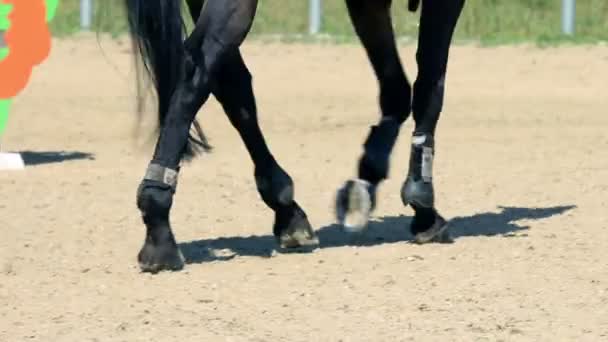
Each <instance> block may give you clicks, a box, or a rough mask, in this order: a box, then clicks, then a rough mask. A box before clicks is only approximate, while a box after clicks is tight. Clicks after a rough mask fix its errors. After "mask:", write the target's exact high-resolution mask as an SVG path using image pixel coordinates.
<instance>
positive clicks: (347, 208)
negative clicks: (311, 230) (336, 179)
mask: <svg viewBox="0 0 608 342" xmlns="http://www.w3.org/2000/svg"><path fill="white" fill-rule="evenodd" d="M372 191H373V189H372V185H371V184H370V183H369V182H367V181H364V180H361V179H355V180H349V181H348V182H346V184H344V186H343V187H342V188H340V190H338V194H337V197H336V217H337V219H338V222H339V223H340V224H341V225H342V226H343V228H344V231H346V232H348V233H358V232H361V231H362V230H363V229H365V227H366V226H367V223H368V221H369V218H370V215H371V212H372V209H373V198H372Z"/></svg>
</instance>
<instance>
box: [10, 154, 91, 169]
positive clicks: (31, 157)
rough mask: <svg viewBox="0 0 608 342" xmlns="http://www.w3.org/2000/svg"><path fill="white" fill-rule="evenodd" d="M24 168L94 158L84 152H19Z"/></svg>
mask: <svg viewBox="0 0 608 342" xmlns="http://www.w3.org/2000/svg"><path fill="white" fill-rule="evenodd" d="M19 153H20V154H21V158H23V162H24V163H25V166H35V165H42V164H55V163H63V162H66V161H71V160H83V159H86V160H94V159H95V157H94V156H93V154H91V153H85V152H65V151H60V152H56V151H45V152H38V151H37V152H34V151H23V152H19Z"/></svg>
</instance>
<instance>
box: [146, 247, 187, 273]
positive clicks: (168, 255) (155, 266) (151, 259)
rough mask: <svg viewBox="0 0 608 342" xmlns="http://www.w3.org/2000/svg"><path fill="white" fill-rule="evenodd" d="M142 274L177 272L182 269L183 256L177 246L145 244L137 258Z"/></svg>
mask: <svg viewBox="0 0 608 342" xmlns="http://www.w3.org/2000/svg"><path fill="white" fill-rule="evenodd" d="M137 260H138V261H139V268H140V269H141V271H142V272H147V273H158V272H160V271H179V270H181V269H183V268H184V262H185V259H184V256H183V255H182V252H181V251H180V250H179V248H178V247H177V246H172V245H161V246H154V245H152V244H151V243H149V242H146V243H145V244H144V246H143V247H142V249H141V251H140V252H139V255H138V257H137Z"/></svg>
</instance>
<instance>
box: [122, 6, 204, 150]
mask: <svg viewBox="0 0 608 342" xmlns="http://www.w3.org/2000/svg"><path fill="white" fill-rule="evenodd" d="M125 5H126V10H127V15H128V21H129V30H130V33H131V37H132V39H133V48H134V52H135V56H136V66H137V68H136V72H137V91H138V106H137V113H138V115H139V116H140V119H141V114H142V112H143V107H144V106H143V94H142V91H143V87H142V82H143V79H142V77H141V76H142V75H141V72H142V71H143V72H145V76H148V78H149V80H151V81H152V83H153V84H154V88H155V89H156V95H157V100H158V123H159V128H161V127H162V126H163V125H164V122H165V117H166V116H167V112H168V109H169V103H170V101H171V96H172V95H173V93H174V91H175V88H176V86H177V83H178V81H179V78H180V74H181V71H182V63H183V58H184V55H185V53H184V45H183V41H184V38H185V34H186V26H185V24H184V20H183V17H182V0H125ZM193 128H194V130H195V134H194V135H193V134H190V136H189V138H188V144H187V147H186V151H185V154H184V158H186V159H190V158H191V157H193V156H194V155H195V154H196V153H197V152H198V151H200V150H201V149H202V150H204V151H208V150H210V149H211V146H209V144H208V142H207V139H206V137H205V135H204V134H203V131H202V129H201V127H200V125H199V124H198V122H197V121H194V123H193Z"/></svg>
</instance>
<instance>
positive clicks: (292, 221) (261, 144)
mask: <svg viewBox="0 0 608 342" xmlns="http://www.w3.org/2000/svg"><path fill="white" fill-rule="evenodd" d="M216 80H217V82H216V84H215V88H214V90H213V95H215V97H216V98H217V99H218V100H219V102H220V103H221V104H222V107H223V108H224V111H225V112H226V115H227V116H228V118H229V119H230V122H231V123H232V125H233V126H234V128H236V130H237V131H238V133H239V135H240V136H241V139H242V140H243V142H244V144H245V147H246V148H247V151H248V152H249V155H250V156H251V160H252V161H253V164H254V167H255V171H254V174H255V180H256V185H257V189H258V192H259V194H260V196H261V197H262V200H263V201H264V203H266V205H267V206H268V207H270V208H271V209H272V210H274V212H275V222H274V228H273V233H274V236H275V238H276V240H277V242H278V244H279V246H280V247H281V248H300V247H314V246H316V245H318V239H317V237H316V236H315V233H314V231H313V230H312V227H311V226H310V223H309V222H308V218H307V216H306V213H305V212H304V210H303V209H302V208H301V207H300V206H299V205H298V203H297V202H296V201H295V198H294V197H295V195H294V184H293V180H292V179H291V177H290V176H289V174H288V173H287V172H286V171H285V170H284V169H283V168H282V167H281V166H280V165H279V163H278V162H277V161H276V159H275V158H274V156H273V155H272V153H271V152H270V149H269V148H268V145H267V144H266V139H265V138H264V134H263V133H262V130H261V129H260V126H259V124H258V114H257V108H256V100H255V96H254V93H253V86H252V83H251V74H250V73H249V70H248V69H247V66H246V65H245V62H244V60H243V57H242V56H241V54H240V52H239V50H235V51H233V52H231V53H230V54H229V55H228V56H227V58H226V61H225V62H224V63H223V64H222V67H221V68H220V70H219V71H218V74H217V77H216Z"/></svg>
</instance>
